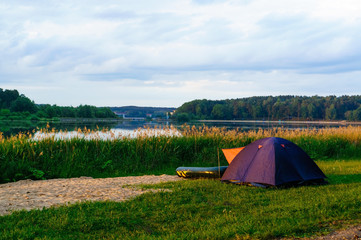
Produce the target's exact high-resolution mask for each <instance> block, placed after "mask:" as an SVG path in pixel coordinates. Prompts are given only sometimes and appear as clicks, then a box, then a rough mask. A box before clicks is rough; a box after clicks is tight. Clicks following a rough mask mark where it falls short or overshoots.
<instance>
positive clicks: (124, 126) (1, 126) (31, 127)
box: [0, 121, 360, 136]
mask: <svg viewBox="0 0 361 240" xmlns="http://www.w3.org/2000/svg"><path fill="white" fill-rule="evenodd" d="M188 125H195V126H197V127H198V126H203V125H206V126H208V127H212V126H215V127H225V128H227V129H236V128H238V129H240V130H242V131H248V130H254V129H260V128H261V129H271V128H275V127H282V128H287V129H305V128H307V129H309V128H326V127H343V126H349V125H360V123H346V122H301V121H300V122H296V121H199V122H192V123H188ZM46 126H47V123H46V122H41V123H40V122H22V121H5V122H1V121H0V132H2V133H3V135H4V136H11V135H16V134H18V133H19V132H23V133H24V132H37V131H38V129H42V128H46ZM49 126H50V129H53V128H54V129H56V130H57V131H60V130H61V131H67V132H76V131H77V130H78V129H79V128H80V129H84V128H86V129H90V130H97V129H99V130H101V129H108V130H112V132H114V133H116V134H123V133H124V134H128V135H129V134H130V135H132V134H133V133H134V132H135V130H137V129H147V128H150V129H154V128H158V129H161V128H164V127H170V126H173V127H175V128H180V127H181V126H182V124H179V123H176V122H171V121H162V122H157V121H80V122H56V123H49ZM138 132H141V130H139V131H138Z"/></svg>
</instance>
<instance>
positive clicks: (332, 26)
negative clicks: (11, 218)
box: [0, 0, 361, 106]
mask: <svg viewBox="0 0 361 240" xmlns="http://www.w3.org/2000/svg"><path fill="white" fill-rule="evenodd" d="M0 11H1V12H2V15H1V16H0V54H1V56H2V61H0V87H2V88H5V86H7V87H9V88H19V90H23V92H24V93H25V94H26V95H27V96H28V97H30V98H31V99H34V100H35V101H36V102H37V101H40V102H41V103H47V102H48V103H57V104H58V105H66V104H68V105H69V104H70V105H77V104H86V103H87V104H94V105H99V106H101V105H122V104H123V103H124V104H132V105H135V104H139V105H153V103H154V105H159V106H161V105H164V106H165V105H167V106H169V103H172V104H174V105H175V106H179V105H180V104H181V103H183V102H184V101H188V100H192V99H194V98H209V99H214V98H236V97H243V96H252V95H270V94H273V95H275V94H300V95H313V94H319V95H320V94H326V93H327V94H328V93H329V94H337V93H338V94H351V93H357V92H359V91H360V90H361V84H360V83H359V82H358V81H356V80H355V79H356V78H357V77H359V76H360V74H359V72H358V70H359V66H360V64H361V43H360V41H359V39H360V38H361V32H360V31H359V29H361V17H360V15H359V13H360V12H361V3H360V2H359V1H358V0H345V1H342V2H335V1H333V2H330V1H326V0H321V1H316V2H315V1H311V0H304V1H286V0H275V1H266V0H245V1H234V0H194V1H192V0H175V1H159V0H157V1H156V0H147V1H131V0H121V1H115V0H105V1H101V2H100V1H95V0H90V1H75V2H74V1H68V0H65V1H43V0H37V1H30V2H29V1H25V2H24V1H18V0H14V1H8V2H7V3H0ZM330 82H332V83H333V85H330ZM340 82H343V83H345V82H348V83H349V84H348V85H347V84H346V85H345V84H339V83H340ZM351 85H352V87H351ZM229 86H232V87H231V88H230V87H229ZM237 86H241V87H240V88H238V87H237ZM325 86H327V87H325ZM345 86H346V87H345ZM348 86H350V87H348ZM75 89H83V90H81V91H76V90H75ZM64 96H66V97H64ZM92 96H93V97H92ZM132 101H133V102H134V103H132ZM163 101H164V102H163ZM162 102H163V103H162ZM142 103H143V104H142Z"/></svg>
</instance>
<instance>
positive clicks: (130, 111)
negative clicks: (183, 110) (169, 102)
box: [110, 106, 176, 118]
mask: <svg viewBox="0 0 361 240" xmlns="http://www.w3.org/2000/svg"><path fill="white" fill-rule="evenodd" d="M110 110H112V111H113V112H114V113H115V114H117V115H119V116H122V115H125V116H126V117H143V118H145V117H152V118H165V117H166V115H167V112H173V111H174V110H176V108H171V107H169V108H166V107H137V106H124V107H110Z"/></svg>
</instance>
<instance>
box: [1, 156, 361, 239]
mask: <svg viewBox="0 0 361 240" xmlns="http://www.w3.org/2000/svg"><path fill="white" fill-rule="evenodd" d="M359 163H360V161H356V160H347V161H345V160H336V161H317V164H318V165H319V166H320V167H321V169H322V170H323V171H324V172H325V173H326V175H327V176H328V181H329V182H330V183H329V184H328V185H323V186H304V187H298V188H287V189H277V188H270V189H262V188H255V187H248V186H240V185H233V184H225V183H221V182H220V181H218V180H206V179H203V180H188V181H182V182H173V183H164V184H159V185H156V186H146V185H145V186H143V188H154V187H156V188H167V189H170V190H172V191H171V192H160V193H147V194H144V195H141V196H139V197H137V198H135V199H134V200H131V201H127V202H122V203H115V202H86V203H82V204H75V205H70V206H64V207H59V208H50V209H44V210H33V211H30V212H26V211H21V212H16V213H13V214H12V215H10V216H3V217H0V239H35V238H36V239H272V238H279V237H304V236H315V235H320V234H325V233H327V232H329V231H331V230H334V229H335V228H338V227H341V226H345V225H347V224H356V223H360V222H361V194H360V192H361V174H360V173H361V164H359Z"/></svg>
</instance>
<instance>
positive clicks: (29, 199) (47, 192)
mask: <svg viewBox="0 0 361 240" xmlns="http://www.w3.org/2000/svg"><path fill="white" fill-rule="evenodd" d="M179 180H182V178H179V177H178V176H175V175H174V176H173V175H161V176H154V175H148V176H139V177H117V178H96V179H94V178H90V177H80V178H70V179H51V180H39V181H32V180H23V181H18V182H12V183H6V184H0V215H6V214H10V213H11V212H12V211H13V210H20V209H26V210H30V209H34V208H40V209H41V208H43V207H50V206H56V205H61V204H67V203H74V202H78V201H85V200H92V201H100V200H112V201H124V200H127V199H129V198H132V197H135V196H137V195H140V194H142V193H144V192H148V191H155V190H142V189H137V188H129V187H124V185H134V184H153V183H160V182H167V181H179Z"/></svg>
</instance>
